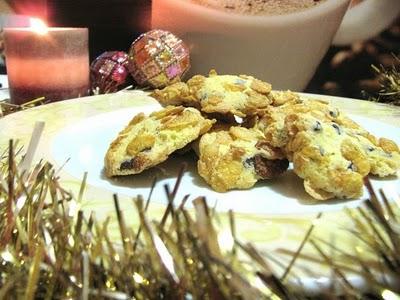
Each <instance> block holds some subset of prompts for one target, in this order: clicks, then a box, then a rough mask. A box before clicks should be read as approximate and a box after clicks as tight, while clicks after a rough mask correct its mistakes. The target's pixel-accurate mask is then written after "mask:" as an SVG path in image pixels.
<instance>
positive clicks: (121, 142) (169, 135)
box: [105, 106, 215, 177]
mask: <svg viewBox="0 0 400 300" xmlns="http://www.w3.org/2000/svg"><path fill="white" fill-rule="evenodd" d="M214 122H215V120H208V119H205V118H204V117H203V116H202V115H201V114H200V112H199V111H198V110H196V109H194V108H185V107H182V106H177V107H173V106H168V107H166V108H164V109H163V110H160V111H157V112H154V113H152V114H150V116H148V117H146V116H145V115H144V114H143V113H140V114H138V115H136V116H135V117H134V118H133V119H132V121H131V122H130V123H129V124H128V126H127V127H126V128H125V129H124V130H122V131H121V132H120V133H119V135H118V137H117V138H116V139H115V140H114V141H113V142H112V143H111V145H110V147H109V149H108V151H107V153H106V156H105V172H106V175H107V176H109V177H111V176H115V175H129V174H137V173H140V172H142V171H143V170H145V169H148V168H150V167H153V166H155V165H157V164H159V163H161V162H163V161H165V160H166V159H167V158H168V155H170V154H171V153H172V152H174V151H175V150H178V149H181V148H183V147H185V146H186V145H187V144H189V143H190V142H192V141H193V140H195V139H197V138H198V137H199V136H200V135H202V134H204V133H205V132H207V131H208V130H209V129H210V128H211V127H212V124H213V123H214Z"/></svg>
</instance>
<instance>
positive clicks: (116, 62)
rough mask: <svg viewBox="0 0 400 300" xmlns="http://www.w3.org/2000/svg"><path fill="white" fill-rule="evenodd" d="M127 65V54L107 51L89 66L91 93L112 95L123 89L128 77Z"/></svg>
mask: <svg viewBox="0 0 400 300" xmlns="http://www.w3.org/2000/svg"><path fill="white" fill-rule="evenodd" d="M127 65H128V54H126V53H125V52H123V51H108V52H104V53H103V54H101V55H100V56H99V57H97V58H96V59H95V60H94V61H93V62H92V64H91V65H90V82H91V90H92V91H93V93H94V94H106V93H113V92H116V91H118V90H119V89H120V88H122V87H124V86H125V85H126V82H127V77H128V75H129V71H128V68H127Z"/></svg>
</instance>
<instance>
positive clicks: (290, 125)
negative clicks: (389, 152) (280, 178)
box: [285, 113, 371, 200]
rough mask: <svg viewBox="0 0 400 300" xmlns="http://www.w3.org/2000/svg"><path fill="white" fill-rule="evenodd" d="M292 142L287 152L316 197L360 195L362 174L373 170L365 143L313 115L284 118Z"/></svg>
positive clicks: (297, 172)
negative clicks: (361, 143)
mask: <svg viewBox="0 0 400 300" xmlns="http://www.w3.org/2000/svg"><path fill="white" fill-rule="evenodd" d="M285 126H286V128H287V131H288V136H289V141H288V144H287V145H286V152H287V153H288V156H289V157H290V158H291V161H292V162H293V170H294V172H295V173H296V174H297V175H298V176H299V177H301V178H302V179H304V188H305V190H306V192H307V193H308V194H310V195H311V196H312V197H313V198H315V199H317V200H327V199H331V198H348V199H353V198H358V197H360V196H361V195H362V191H363V177H365V176H367V175H368V173H369V172H370V170H371V166H370V163H369V161H368V157H367V155H366V153H365V152H364V150H363V148H362V145H360V143H359V142H358V141H357V140H356V139H354V138H353V137H351V136H350V135H349V134H347V133H346V132H345V131H344V130H343V129H341V127H340V126H339V125H338V124H337V123H334V122H331V121H328V120H321V119H318V118H316V117H315V116H313V115H312V114H309V113H308V114H307V113H306V114H292V115H289V116H287V118H286V119H285Z"/></svg>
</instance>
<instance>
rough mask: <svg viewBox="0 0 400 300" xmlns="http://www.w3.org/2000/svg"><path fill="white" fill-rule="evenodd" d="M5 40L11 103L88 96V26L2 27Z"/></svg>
mask: <svg viewBox="0 0 400 300" xmlns="http://www.w3.org/2000/svg"><path fill="white" fill-rule="evenodd" d="M4 43H5V55H6V68H7V75H8V82H9V89H10V97H11V102H12V103H14V104H23V103H25V102H29V101H31V100H34V99H36V98H38V97H45V100H46V102H54V101H59V100H64V99H70V98H76V97H81V96H86V95H88V92H89V51H88V29H87V28H54V27H50V28H43V29H42V30H34V29H33V28H5V30H4Z"/></svg>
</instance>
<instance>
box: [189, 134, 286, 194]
mask: <svg viewBox="0 0 400 300" xmlns="http://www.w3.org/2000/svg"><path fill="white" fill-rule="evenodd" d="M263 138H264V135H263V134H262V132H261V131H259V130H254V129H247V128H243V127H238V126H232V127H230V129H229V130H217V131H214V132H209V133H206V134H204V135H203V136H202V137H201V138H200V142H199V150H198V152H199V161H198V164H197V166H198V172H199V174H200V176H201V177H202V178H203V179H204V180H205V181H206V182H207V183H208V184H209V185H210V186H211V187H212V188H213V189H214V190H216V191H218V192H225V191H227V190H231V189H248V188H250V187H252V186H253V185H254V184H255V183H256V182H257V181H258V180H259V179H270V178H274V177H277V176H279V175H280V174H281V173H283V172H284V171H285V170H286V169H287V167H288V164H289V163H288V161H287V160H286V159H285V158H284V156H283V154H282V152H281V151H280V150H279V149H274V148H271V147H269V146H267V145H265V144H264V143H263Z"/></svg>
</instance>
